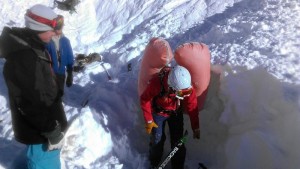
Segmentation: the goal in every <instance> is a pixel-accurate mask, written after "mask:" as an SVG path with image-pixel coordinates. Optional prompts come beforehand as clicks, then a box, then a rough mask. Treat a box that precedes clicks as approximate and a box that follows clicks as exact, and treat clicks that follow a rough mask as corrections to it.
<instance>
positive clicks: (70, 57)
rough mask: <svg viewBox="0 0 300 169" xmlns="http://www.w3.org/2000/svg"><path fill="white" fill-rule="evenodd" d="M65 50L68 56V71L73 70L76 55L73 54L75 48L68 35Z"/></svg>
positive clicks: (65, 38) (65, 39) (65, 40)
mask: <svg viewBox="0 0 300 169" xmlns="http://www.w3.org/2000/svg"><path fill="white" fill-rule="evenodd" d="M63 44H64V50H65V54H66V56H67V65H66V67H67V71H72V70H73V64H74V55H73V49H72V46H71V43H70V40H69V39H68V38H67V37H64V43H63Z"/></svg>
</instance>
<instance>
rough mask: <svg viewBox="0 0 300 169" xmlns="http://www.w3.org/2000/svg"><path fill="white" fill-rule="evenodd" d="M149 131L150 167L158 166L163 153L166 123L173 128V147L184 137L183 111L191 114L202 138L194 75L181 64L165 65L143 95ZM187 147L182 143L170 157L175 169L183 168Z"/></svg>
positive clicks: (196, 129)
mask: <svg viewBox="0 0 300 169" xmlns="http://www.w3.org/2000/svg"><path fill="white" fill-rule="evenodd" d="M140 104H141V108H142V111H143V113H144V120H145V123H146V132H147V133H148V134H151V138H150V151H149V159H150V163H151V167H157V166H158V164H159V162H160V160H161V158H162V155H163V147H164V142H165V140H166V135H165V132H164V129H165V125H166V123H168V126H169V130H170V140H171V148H173V147H174V146H175V144H176V143H177V141H178V140H179V139H180V138H181V137H182V136H183V112H184V111H186V112H187V113H188V115H189V117H190V121H191V127H192V129H193V137H194V138H196V139H200V128H199V117H198V104H197V97H196V92H195V89H194V88H193V87H192V85H191V75H190V73H189V71H188V70H187V69H186V68H184V67H182V66H179V65H177V66H175V67H173V68H164V69H162V71H161V72H160V73H159V74H158V76H155V77H153V78H152V79H151V80H150V82H149V84H148V86H147V88H146V89H145V91H144V92H143V93H142V95H141V96H140ZM185 155H186V148H185V147H184V146H183V147H181V148H180V149H179V151H178V152H177V153H176V154H175V156H174V157H173V158H172V160H171V165H172V169H183V168H184V161H185Z"/></svg>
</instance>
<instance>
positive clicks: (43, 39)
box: [0, 4, 67, 169]
mask: <svg viewBox="0 0 300 169" xmlns="http://www.w3.org/2000/svg"><path fill="white" fill-rule="evenodd" d="M25 25H26V27H25V28H16V27H13V28H9V27H4V28H3V31H2V34H1V36H0V50H1V56H3V57H4V58H5V59H6V62H5V64H4V68H3V75H4V79H5V82H6V86H7V88H8V95H9V103H10V109H11V117H12V126H13V131H14V136H15V139H16V140H17V141H18V142H20V143H23V144H25V145H27V152H26V159H27V162H26V163H27V164H26V165H27V168H28V169H33V168H34V169H41V168H43V169H60V149H61V148H62V146H63V144H64V133H65V131H66V128H67V118H66V115H65V112H64V109H63V106H62V102H61V99H60V97H61V96H60V94H59V92H58V84H57V82H56V78H55V74H54V73H53V70H52V68H51V58H50V56H49V54H48V52H47V51H46V49H45V45H46V44H47V43H49V42H50V40H51V38H52V36H54V35H55V31H56V30H58V29H60V27H61V26H62V24H61V23H60V20H59V18H58V17H57V14H56V13H55V12H54V11H53V10H52V9H51V8H50V7H47V6H44V5H40V4H37V5H34V6H32V7H31V8H29V9H28V10H27V11H26V14H25ZM20 165H23V166H20ZM20 165H19V166H18V165H17V164H15V166H14V167H10V168H24V165H25V164H20Z"/></svg>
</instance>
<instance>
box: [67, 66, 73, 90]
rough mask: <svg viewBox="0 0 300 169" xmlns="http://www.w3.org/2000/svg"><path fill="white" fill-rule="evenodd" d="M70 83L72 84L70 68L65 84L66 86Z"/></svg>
mask: <svg viewBox="0 0 300 169" xmlns="http://www.w3.org/2000/svg"><path fill="white" fill-rule="evenodd" d="M72 84H73V73H72V70H71V71H68V75H67V80H66V85H67V87H71V86H72Z"/></svg>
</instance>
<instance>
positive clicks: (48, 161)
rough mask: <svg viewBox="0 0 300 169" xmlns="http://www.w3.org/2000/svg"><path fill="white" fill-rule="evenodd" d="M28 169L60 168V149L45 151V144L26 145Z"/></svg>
mask: <svg viewBox="0 0 300 169" xmlns="http://www.w3.org/2000/svg"><path fill="white" fill-rule="evenodd" d="M27 167H28V169H60V168H61V164H60V150H53V151H47V150H46V145H45V144H34V145H28V149H27Z"/></svg>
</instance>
